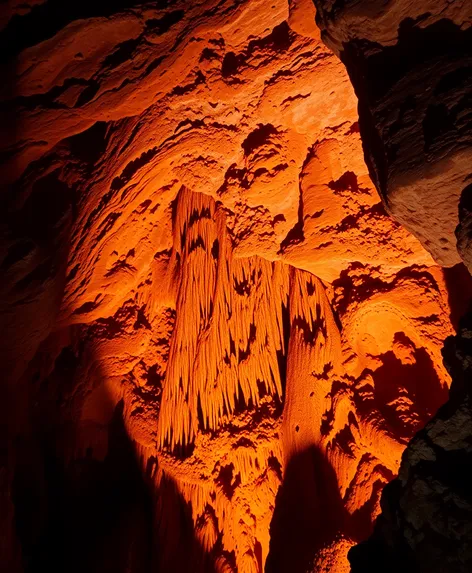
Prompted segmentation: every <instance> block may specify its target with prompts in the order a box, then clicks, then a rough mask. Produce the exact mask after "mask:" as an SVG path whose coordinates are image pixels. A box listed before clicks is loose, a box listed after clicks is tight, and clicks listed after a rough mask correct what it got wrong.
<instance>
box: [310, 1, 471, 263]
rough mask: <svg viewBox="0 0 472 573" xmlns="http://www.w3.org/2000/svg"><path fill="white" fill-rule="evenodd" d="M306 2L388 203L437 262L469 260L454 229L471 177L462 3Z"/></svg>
mask: <svg viewBox="0 0 472 573" xmlns="http://www.w3.org/2000/svg"><path fill="white" fill-rule="evenodd" d="M315 4H316V6H317V10H318V12H317V23H318V24H319V26H320V28H321V29H322V34H323V39H324V40H325V42H326V43H327V44H328V45H329V46H330V47H331V48H332V49H333V50H334V51H335V52H336V53H337V54H338V55H339V56H340V57H341V59H342V61H343V62H344V63H345V64H346V68H347V70H348V72H349V75H350V78H351V80H352V83H353V86H354V88H355V90H356V94H357V96H358V98H359V125H360V130H361V135H362V139H363V142H364V150H365V154H366V160H367V163H368V165H369V170H370V174H371V176H372V178H373V180H374V182H375V184H376V186H377V189H378V190H379V193H380V195H381V196H382V198H383V201H384V204H385V205H386V207H387V210H388V211H389V212H390V213H391V214H392V215H393V217H394V218H395V219H396V220H397V221H399V222H400V223H401V224H402V225H404V226H405V227H406V228H407V229H409V230H410V231H411V232H412V233H413V234H414V235H416V236H417V237H418V238H419V239H420V241H421V242H422V244H423V245H424V246H425V248H426V249H427V250H428V251H429V252H430V253H432V255H433V257H434V258H435V260H436V261H437V262H438V263H440V264H442V265H446V266H450V265H454V264H455V263H457V262H458V261H459V260H460V257H462V259H463V260H465V261H468V264H469V268H470V253H469V252H468V240H466V239H464V238H463V235H464V233H468V231H463V232H462V233H461V238H460V239H459V249H458V250H459V254H458V252H457V248H456V237H455V234H454V231H455V229H456V227H457V225H458V223H459V210H458V205H459V201H460V197H461V194H462V192H463V190H464V188H465V187H467V186H468V185H470V177H471V170H470V164H471V159H472V158H471V149H472V145H471V142H472V122H471V116H470V110H471V97H472V72H471V70H472V51H471V50H472V48H471V46H472V28H471V24H472V6H471V4H470V2H468V1H466V0H464V1H462V0H458V1H455V2H446V1H437V0H424V1H421V2H412V1H411V0H394V1H392V2H386V3H381V2H375V1H374V2H356V1H344V0H343V1H341V2H335V3H333V2H330V1H325V0H315ZM466 226H467V224H466ZM459 255H460V257H459Z"/></svg>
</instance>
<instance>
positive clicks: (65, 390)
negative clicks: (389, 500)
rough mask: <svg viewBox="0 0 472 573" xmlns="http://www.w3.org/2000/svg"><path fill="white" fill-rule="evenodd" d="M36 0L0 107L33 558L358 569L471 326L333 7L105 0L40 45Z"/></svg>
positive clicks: (19, 466)
mask: <svg viewBox="0 0 472 573" xmlns="http://www.w3.org/2000/svg"><path fill="white" fill-rule="evenodd" d="M37 4H38V6H37V7H36V8H34V7H33V8H31V12H30V13H26V14H25V15H24V16H13V15H12V16H11V19H10V20H8V18H7V20H8V23H7V24H6V28H5V31H4V32H5V34H6V36H5V37H6V38H7V39H8V38H10V39H11V42H10V48H9V49H10V50H11V51H12V52H15V53H12V57H11V60H10V66H9V73H10V74H13V76H14V78H15V80H16V82H15V92H14V93H9V92H8V90H7V89H6V88H4V89H3V91H2V93H1V98H2V107H3V108H4V109H5V110H6V111H7V112H8V116H9V118H10V119H9V121H10V125H9V128H10V131H9V139H8V140H6V141H5V142H2V151H3V157H4V159H5V165H4V170H3V174H4V175H3V178H2V181H3V183H5V186H6V184H7V183H8V184H9V187H8V189H7V188H6V189H5V191H4V194H3V200H4V203H5V205H6V208H5V210H4V214H2V217H3V219H2V226H3V227H2V228H4V229H5V241H2V247H1V249H2V250H1V253H0V254H1V262H0V264H1V266H2V271H3V273H4V280H3V281H2V286H1V289H2V302H1V305H2V306H1V309H0V310H1V312H0V315H1V326H2V328H3V331H4V332H7V333H8V336H7V337H6V340H5V342H4V344H3V345H2V349H1V350H2V353H1V361H2V365H3V367H4V372H5V378H6V383H5V387H6V388H7V390H8V392H9V400H10V402H9V403H8V404H9V405H10V404H11V408H10V407H9V412H10V414H11V418H12V419H11V420H9V422H10V424H11V428H12V431H11V436H12V443H13V436H16V438H18V436H19V438H18V439H16V438H15V439H16V441H15V444H16V446H15V448H13V446H12V445H11V447H12V449H14V452H15V456H14V457H15V461H12V462H11V464H10V466H8V471H7V472H6V474H5V475H7V476H8V477H7V479H6V486H5V489H6V494H7V495H6V496H5V499H6V500H7V505H8V507H7V508H6V509H7V511H6V512H5V513H4V515H6V516H7V517H6V518H2V519H6V520H10V521H11V516H12V515H13V514H15V511H16V512H17V513H16V514H15V515H18V512H20V513H21V511H24V512H25V515H23V514H22V516H21V519H22V520H23V521H21V519H20V521H21V523H24V524H25V525H24V528H23V529H21V528H20V530H19V531H18V533H17V537H18V539H17V542H16V541H15V542H13V541H12V543H11V544H10V545H11V548H10V549H11V551H10V557H9V558H10V560H11V562H12V563H13V562H14V561H15V559H16V561H15V563H16V565H18V555H19V550H18V549H15V547H16V546H15V545H14V544H15V543H18V545H19V546H20V547H21V548H22V551H23V552H24V554H25V555H26V554H28V555H31V559H32V560H33V562H34V564H35V566H37V567H40V566H43V565H44V563H45V561H44V560H45V559H46V558H45V555H46V552H47V551H46V550H47V548H48V547H49V546H48V543H52V541H51V540H53V539H55V537H54V536H55V535H59V533H61V532H65V533H61V535H64V537H65V538H67V543H66V542H64V545H63V547H64V555H62V554H61V553H60V552H59V553H58V555H57V557H55V559H56V560H57V568H58V570H71V571H75V570H77V571H78V570H81V571H84V570H93V568H96V567H98V566H99V565H101V564H103V563H108V564H110V563H111V564H112V565H110V567H112V569H111V570H113V571H123V573H124V571H125V570H127V569H125V568H126V567H128V566H129V568H131V569H133V571H143V572H144V571H146V572H147V571H150V570H151V564H152V566H154V563H155V562H156V563H159V564H160V565H161V567H162V570H163V571H169V572H174V571H175V572H180V571H198V570H200V571H205V572H206V571H218V572H227V573H229V572H238V573H249V572H254V573H256V572H261V571H263V570H264V567H266V568H267V571H273V572H279V571H280V572H287V571H295V572H297V571H300V572H301V571H307V570H314V571H315V570H316V571H326V572H328V571H330V572H336V573H341V572H345V571H348V569H349V565H348V562H347V558H346V553H347V551H348V549H349V548H350V547H351V546H352V545H353V544H354V543H356V542H358V541H361V540H363V539H365V538H366V537H367V536H368V535H369V533H370V532H371V529H372V522H373V520H374V518H375V516H376V515H377V514H378V512H379V503H378V502H379V496H380V491H381V488H382V487H383V485H384V484H385V483H387V482H388V481H389V480H391V479H392V478H393V477H394V476H395V475H396V473H397V472H398V468H399V463H400V457H401V454H402V452H403V449H404V447H405V445H406V443H407V441H408V439H410V438H411V437H412V436H413V434H414V433H415V432H416V431H417V429H418V428H419V427H421V426H422V425H424V424H425V422H426V421H427V420H429V418H430V417H431V416H432V415H433V414H434V413H435V411H436V409H437V408H438V407H439V406H440V405H441V404H442V403H443V402H444V401H445V400H446V398H447V391H448V385H449V382H450V381H449V376H448V374H447V373H446V371H445V369H444V367H443V365H442V359H441V353H440V349H441V347H442V343H443V341H444V339H445V337H446V336H448V335H449V334H451V333H453V325H452V320H451V315H452V314H453V313H457V312H458V310H457V308H455V307H454V308H452V309H451V308H450V303H449V300H450V299H451V300H452V296H451V297H450V292H449V291H448V287H450V281H449V282H448V276H449V275H448V274H447V273H446V274H445V273H444V272H443V271H442V270H441V269H440V268H439V267H438V266H436V265H435V263H434V261H433V259H432V258H431V256H430V255H429V254H428V253H427V252H426V251H425V250H424V249H423V248H422V247H421V245H420V243H419V242H418V241H417V240H416V239H415V238H414V237H413V236H412V235H410V234H409V233H408V232H407V231H405V229H403V228H402V227H400V226H399V225H398V224H397V223H395V222H394V221H393V220H392V219H390V218H389V217H388V215H387V214H386V213H385V211H384V208H383V206H382V203H381V201H380V198H379V197H378V195H377V193H376V191H375V190H374V187H373V185H372V182H371V181H370V179H369V176H368V170H367V167H366V166H365V164H364V161H363V152H362V148H361V142H360V137H359V128H358V124H357V101H356V98H355V96H354V92H353V89H352V87H351V84H350V82H349V79H348V77H347V74H346V72H345V69H344V66H343V65H342V64H341V63H340V62H339V61H338V60H337V58H336V57H335V56H334V55H332V54H331V53H330V52H329V51H328V50H327V48H326V47H325V46H324V45H323V44H322V42H321V40H320V38H319V33H318V30H317V28H316V27H315V24H314V21H313V18H314V11H313V7H312V4H311V2H309V1H308V0H297V1H293V2H290V3H287V2H286V1H285V0H274V2H272V3H271V4H270V3H269V4H267V2H262V1H259V0H246V1H243V2H239V1H234V2H231V1H229V2H225V3H218V2H216V1H212V0H208V1H207V2H202V3H189V2H175V3H172V6H169V7H167V8H159V7H157V6H156V3H148V4H146V3H144V4H140V5H138V6H134V5H133V6H131V4H132V3H131V2H123V9H122V10H121V11H119V10H116V11H115V12H113V13H110V12H109V11H107V10H109V9H108V8H107V9H105V8H103V6H102V3H101V2H97V5H96V6H92V5H91V4H89V3H85V4H86V7H85V8H84V12H80V11H79V12H77V14H75V12H74V11H73V10H71V11H70V12H69V11H67V10H65V12H63V13H62V20H58V22H59V21H60V22H61V23H60V25H59V24H58V26H57V29H56V28H55V27H54V23H55V21H53V22H50V24H49V25H48V27H47V28H45V29H44V30H45V31H44V35H43V32H41V27H40V26H39V24H38V26H39V28H38V30H37V32H35V34H34V35H31V36H21V34H20V33H22V30H23V28H22V26H24V30H27V29H30V27H31V25H32V24H31V23H32V22H33V20H32V18H34V17H36V16H37V17H44V18H45V17H46V15H47V12H43V9H44V10H45V8H44V7H43V8H41V5H42V3H41V2H37ZM45 4H47V2H46V3H45ZM10 8H11V14H15V13H18V12H19V10H20V8H18V6H16V4H15V5H14V6H13V5H12V7H10ZM36 10H37V11H36ZM307 14H311V17H310V18H308V17H307V16H306V15H307ZM35 15H36V16H35ZM8 17H10V16H8ZM21 18H24V19H23V20H22V19H21ZM7 20H6V21H7ZM2 21H3V20H2ZM28 22H29V23H28ZM24 30H23V31H24ZM16 32H18V33H17V34H16V35H15V34H14V33H16ZM20 36H21V38H23V40H22V41H20V39H19V38H20ZM13 37H15V38H16V39H15V40H14V41H13V40H12V38H13ZM13 114H14V120H15V123H14V124H13V123H11V122H12V119H13ZM459 306H460V305H459ZM454 316H455V314H454ZM31 451H33V452H34V456H31V455H30V452H31ZM12 459H13V458H12ZM37 460H42V461H41V462H39V461H37ZM51 460H53V461H51ZM18 476H20V477H18ZM84 476H86V477H84ZM97 476H98V477H97ZM20 478H21V479H20ZM31 480H32V481H33V482H34V484H35V485H34V488H37V489H38V491H39V493H38V499H42V500H43V501H42V505H41V507H34V506H31V508H30V509H28V508H27V509H24V508H23V509H21V508H20V509H18V506H15V503H16V504H17V503H18V502H17V501H16V500H17V499H18V496H21V495H24V491H26V490H27V488H28V487H29V485H28V484H30V482H31ZM51 483H59V484H61V487H59V486H58V487H57V492H56V493H54V491H53V492H51V491H50V490H51V488H49V489H48V488H47V487H46V485H45V484H51ZM103 483H106V484H107V486H106V487H103V490H102V489H100V487H102V486H103ZM18 484H20V485H18ZM97 484H98V485H97ZM100 484H101V485H100ZM115 485H116V487H115ZM92 486H93V487H92ZM108 486H109V487H108ZM18 488H19V489H18ZM22 488H23V489H22ZM91 488H92V490H93V492H92V493H93V495H92V494H90V495H89V493H90V491H91ZM109 490H110V491H109ZM18 492H19V493H18ZM78 492H81V495H82V493H83V492H85V493H86V495H85V496H84V498H85V499H89V500H90V499H92V500H93V503H92V502H90V505H86V506H84V507H86V508H87V511H88V512H89V513H86V512H85V510H82V508H81V504H80V503H77V501H75V502H74V503H72V501H73V500H77V499H82V498H80V496H79V495H78ZM97 492H98V493H97ZM115 494H116V496H115V497H113V495H115ZM54 496H56V497H54ZM57 496H59V497H57ZM60 496H62V497H60ZM108 496H111V497H110V498H109V497H108ZM108 499H110V502H109V506H106V507H105V509H104V508H103V505H101V504H102V502H103V503H105V502H106V503H108V501H107V500H108ZM103 500H105V501H103ZM84 503H85V502H84ZM60 506H64V507H70V512H69V513H68V514H67V512H64V513H61V512H60V511H59V510H58V509H57V508H58V507H60ZM15 507H16V509H15ZM110 507H112V508H113V511H112V510H111V509H110ZM48 508H49V511H50V513H48V516H49V517H47V518H46V514H47V511H48ZM51 508H52V509H51ZM28 511H31V512H34V511H36V512H37V514H38V515H40V516H42V521H41V520H40V521H41V523H39V524H38V523H33V522H32V520H31V519H29V517H30V515H29V514H28ZM84 512H85V513H86V515H85V513H84ZM94 512H96V513H94ZM0 513H1V512H0ZM148 514H150V515H148ZM97 515H98V516H101V517H103V516H104V515H106V516H110V520H111V521H110V523H112V524H110V523H108V522H106V521H103V522H102V521H100V520H99V519H98V518H97ZM94 516H95V517H94ZM101 517H100V519H101ZM10 521H9V525H8V527H9V528H10V529H9V531H11V524H10ZM89 522H94V523H96V524H97V525H96V527H95V525H94V527H93V528H88V527H87V523H89ZM72 523H73V524H74V525H71V524H72ZM130 524H132V527H131V526H130ZM130 529H131V530H132V531H130ZM58 532H59V533H58ZM69 533H70V534H69ZM87 536H88V537H87ZM107 536H108V540H107V541H106V542H105V537H107ZM12 539H15V536H14V535H13V534H12ZM48 540H49V541H48ZM110 540H111V541H110ZM75 544H77V545H75ZM77 546H80V547H86V548H88V550H87V551H85V552H82V551H79V550H78V549H77ZM118 546H119V547H120V548H122V551H123V552H124V553H126V555H127V557H126V559H127V560H128V561H126V559H125V558H123V559H121V558H119V557H117V555H116V554H115V551H114V548H115V547H118ZM39 547H45V548H46V549H44V551H43V550H42V549H41V550H39V549H38V548H39ZM92 547H95V548H96V547H98V548H99V549H97V550H96V551H95V552H94V551H92V550H91V548H92ZM75 549H77V553H80V557H78V558H77V561H76V562H74V564H73V565H72V566H71V565H70V560H71V559H70V557H71V554H75V553H73V552H75ZM89 549H90V551H89ZM52 553H54V552H52ZM120 555H121V553H120ZM15 556H16V557H15ZM146 559H148V560H147V561H146ZM64 563H67V567H66V566H65V565H64ZM97 564H98V565H97ZM16 565H15V566H16ZM61 567H62V569H61ZM64 567H65V568H64ZM71 567H72V569H71ZM133 567H134V568H133ZM12 570H13V568H12ZM19 570H21V568H20V569H19Z"/></svg>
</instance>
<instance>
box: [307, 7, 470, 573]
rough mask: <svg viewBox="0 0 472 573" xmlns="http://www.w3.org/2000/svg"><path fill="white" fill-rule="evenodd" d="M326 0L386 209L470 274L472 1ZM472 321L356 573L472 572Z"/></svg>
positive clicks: (450, 351)
mask: <svg viewBox="0 0 472 573" xmlns="http://www.w3.org/2000/svg"><path fill="white" fill-rule="evenodd" d="M315 4H316V7H317V23H318V25H319V26H320V28H321V30H322V37H323V39H324V41H325V43H326V44H327V45H328V46H330V47H331V48H332V49H333V51H334V52H335V53H337V55H338V56H339V57H340V59H341V61H343V63H344V64H345V65H346V69H347V71H348V73H349V76H350V78H351V80H352V83H353V86H354V88H355V90H356V94H357V96H358V98H359V125H360V132H361V137H362V141H363V148H364V153H365V157H366V162H367V164H368V166H369V172H370V174H371V176H372V178H373V181H375V184H376V187H377V189H378V191H379V193H380V195H381V197H382V199H383V203H384V205H385V206H386V209H387V210H388V212H389V213H391V215H392V216H393V217H394V218H395V219H396V220H397V221H399V222H401V223H402V224H403V225H404V226H405V227H406V228H408V229H410V230H411V231H412V232H413V233H414V234H415V235H416V236H417V237H418V238H419V239H420V241H421V242H422V244H423V245H424V246H425V248H426V249H427V250H428V251H430V252H431V254H432V255H433V257H434V258H435V260H436V261H438V262H439V263H440V264H442V265H445V266H448V265H452V264H454V263H455V262H457V261H458V260H461V259H462V261H463V262H464V263H465V265H466V266H467V267H468V269H469V271H470V270H471V268H472V267H471V265H470V260H471V259H470V257H471V255H470V237H471V235H470V232H471V223H470V213H471V207H470V178H471V176H472V175H471V169H470V153H471V151H470V150H471V137H472V124H471V122H470V117H471V115H470V114H471V108H472V106H471V102H472V100H471V95H472V74H471V70H472V68H471V46H472V42H471V30H472V28H471V21H472V6H471V5H470V3H468V2H418V3H412V2H408V1H403V0H398V1H394V2H390V3H387V4H383V5H381V4H380V3H376V2H349V1H348V2H337V3H335V4H333V3H331V2H324V0H315ZM463 289H464V292H465V293H469V292H470V286H468V285H465V284H464V285H463ZM470 320H471V319H470V312H469V313H468V314H466V315H465V316H464V317H463V319H462V321H461V327H460V329H459V332H458V334H457V335H456V336H455V337H449V338H448V339H447V340H446V343H445V346H444V350H443V354H444V363H445V365H446V367H447V368H448V370H449V372H450V373H451V376H452V386H451V391H450V396H449V400H448V402H447V404H445V405H444V406H443V407H442V408H441V409H440V411H439V412H438V414H437V415H436V416H435V417H434V418H433V420H432V421H431V422H430V423H429V424H428V425H427V426H426V427H425V428H424V429H423V430H421V431H420V432H418V434H416V436H415V437H414V438H413V440H412V441H411V442H410V443H409V445H408V448H407V449H406V450H405V452H404V454H403V457H402V462H401V466H400V472H399V475H398V478H397V479H395V480H394V481H392V482H391V483H390V484H389V485H388V486H387V487H386V488H385V490H384V493H383V494H382V500H381V507H382V512H381V515H380V516H379V518H378V519H377V521H376V524H375V530H374V533H373V535H372V536H371V537H370V538H369V539H368V540H367V541H365V542H363V543H362V544H360V545H358V546H356V547H355V548H353V549H352V550H351V551H350V553H349V559H350V562H351V564H352V569H351V571H352V572H353V573H361V572H362V573H368V572H370V571H372V572H374V571H379V570H382V571H391V572H393V571H398V570H403V571H408V572H410V571H411V572H412V573H413V572H416V571H419V572H423V571H424V572H428V573H436V572H437V573H440V572H446V571H458V572H464V573H465V572H466V571H470V569H471V567H472V549H471V548H472V531H471V529H470V523H471V513H470V511H471V495H470V491H469V490H470V488H469V485H468V484H469V483H470V478H471V469H472V468H471V462H470V460H471V458H470V442H471V425H470V418H471V402H470V375H471V373H470V363H471V362H470V360H471V355H472V353H471V348H470Z"/></svg>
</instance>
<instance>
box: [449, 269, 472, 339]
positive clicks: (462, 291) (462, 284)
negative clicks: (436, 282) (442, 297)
mask: <svg viewBox="0 0 472 573" xmlns="http://www.w3.org/2000/svg"><path fill="white" fill-rule="evenodd" d="M443 273H444V280H445V281H446V287H447V294H448V303H449V308H450V312H451V322H452V326H453V327H454V328H455V329H456V330H457V328H458V326H459V320H460V319H461V318H462V317H463V316H464V315H465V313H466V312H467V311H468V309H469V307H470V304H471V301H472V276H471V275H470V273H469V271H468V270H467V268H466V267H465V265H463V264H462V263H459V264H458V265H455V266H453V267H450V268H443Z"/></svg>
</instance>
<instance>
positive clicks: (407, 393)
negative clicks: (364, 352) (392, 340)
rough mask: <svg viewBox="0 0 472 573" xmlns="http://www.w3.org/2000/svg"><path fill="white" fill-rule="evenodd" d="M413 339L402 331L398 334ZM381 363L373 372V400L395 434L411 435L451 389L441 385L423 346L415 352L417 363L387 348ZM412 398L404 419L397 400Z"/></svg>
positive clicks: (420, 426) (408, 436)
mask: <svg viewBox="0 0 472 573" xmlns="http://www.w3.org/2000/svg"><path fill="white" fill-rule="evenodd" d="M400 335H401V336H402V337H403V338H405V340H406V341H407V343H408V342H410V341H409V340H408V338H407V337H406V336H404V335H403V334H402V333H397V335H396V338H397V337H398V336H400ZM380 358H381V359H382V362H383V364H382V366H381V367H380V368H378V369H377V370H375V372H373V374H372V377H373V379H374V399H375V403H376V406H377V409H378V410H379V412H380V413H381V414H382V416H383V417H384V418H385V421H386V422H387V424H388V425H389V426H390V428H391V429H392V431H393V432H394V434H395V435H396V436H399V437H402V438H411V437H413V436H414V435H415V433H416V432H417V431H418V430H419V429H420V428H422V427H423V426H424V425H425V424H426V423H427V422H429V420H430V419H431V418H432V417H433V415H434V414H435V413H436V411H437V410H438V408H440V407H441V406H442V405H443V404H444V403H445V402H446V400H447V398H448V394H449V391H448V389H447V387H445V386H443V385H442V384H441V381H440V380H439V378H438V375H437V373H436V370H435V369H434V365H433V363H432V361H431V358H430V357H429V354H428V353H427V352H426V350H425V349H424V348H418V349H415V351H414V359H415V362H414V363H413V364H403V363H402V362H401V361H400V360H399V359H398V358H397V357H396V356H395V354H394V353H393V351H388V352H386V353H385V354H383V355H382V356H381V357H380ZM403 396H404V397H405V398H406V399H407V400H409V401H411V403H412V406H411V408H412V409H411V412H410V413H408V415H407V418H408V419H407V418H405V419H404V420H402V419H401V418H399V416H398V410H397V404H396V401H397V400H401V399H402V397H403Z"/></svg>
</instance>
